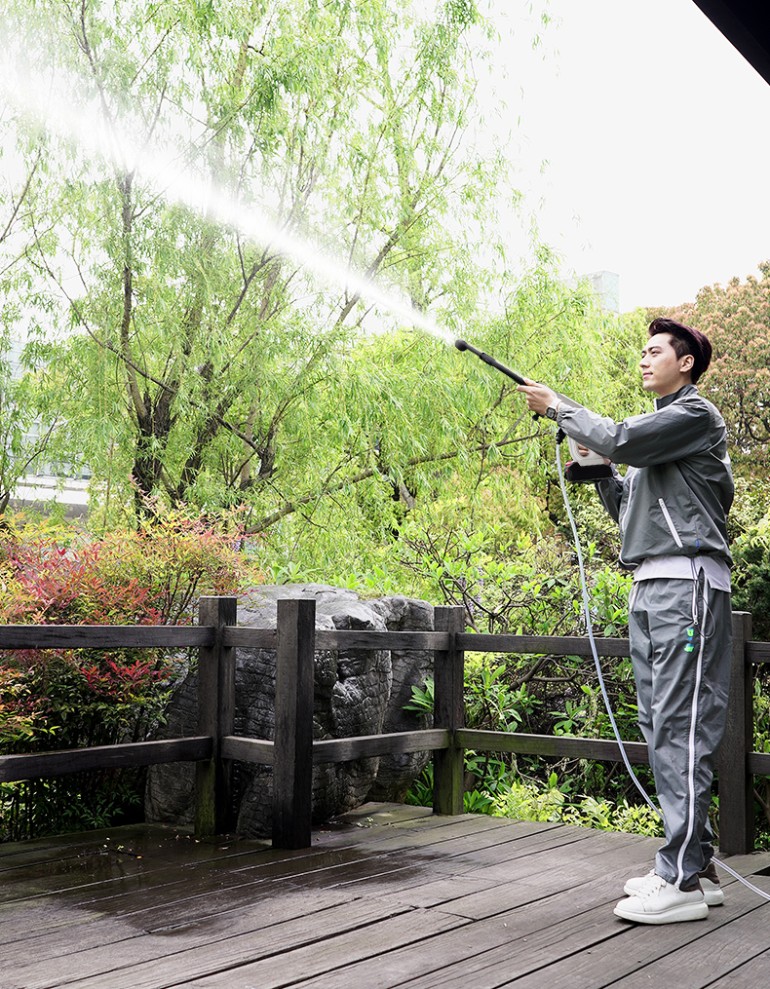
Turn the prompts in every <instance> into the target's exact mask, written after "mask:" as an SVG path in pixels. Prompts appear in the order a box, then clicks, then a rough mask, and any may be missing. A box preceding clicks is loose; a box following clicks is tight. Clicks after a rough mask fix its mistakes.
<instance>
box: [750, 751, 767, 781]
mask: <svg viewBox="0 0 770 989" xmlns="http://www.w3.org/2000/svg"><path fill="white" fill-rule="evenodd" d="M746 762H747V764H748V769H749V772H750V773H752V774H753V775H754V776H770V752H749V754H748V758H747V760H746Z"/></svg>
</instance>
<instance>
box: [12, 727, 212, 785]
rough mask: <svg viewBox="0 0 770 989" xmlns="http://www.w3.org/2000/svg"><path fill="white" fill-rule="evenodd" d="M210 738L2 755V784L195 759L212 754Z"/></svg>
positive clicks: (205, 757) (128, 743)
mask: <svg viewBox="0 0 770 989" xmlns="http://www.w3.org/2000/svg"><path fill="white" fill-rule="evenodd" d="M211 751H212V740H211V738H210V737H207V736H203V735H196V736H194V737H191V738H167V739H160V740H155V741H151V742H124V743H122V744H120V745H95V746H93V747H92V748H89V749H58V750H56V751H54V752H35V753H31V754H29V755H4V756H0V783H8V782H11V781H13V780H28V779H36V778H40V777H43V778H45V777H49V776H64V775H66V774H67V773H78V772H84V771H86V770H90V769H125V768H128V767H130V766H152V765H159V764H161V763H170V762H195V761H198V760H202V759H208V758H209V757H210V756H211Z"/></svg>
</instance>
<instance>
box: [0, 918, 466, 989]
mask: <svg viewBox="0 0 770 989" xmlns="http://www.w3.org/2000/svg"><path fill="white" fill-rule="evenodd" d="M297 908H298V904H297ZM410 913H411V911H408V910H407V909H406V908H403V907H402V908H396V907H392V906H391V907H388V908H383V907H382V906H381V905H379V904H378V903H377V902H376V901H372V902H362V903H359V904H357V905H356V909H355V910H351V909H350V907H349V905H348V904H342V905H340V906H336V907H329V908H328V909H326V910H321V911H318V912H317V916H315V917H314V921H313V925H312V927H311V926H310V925H309V924H308V923H307V919H306V917H305V916H304V915H303V914H302V913H301V912H300V913H299V915H297V916H294V917H292V918H290V919H287V920H285V921H283V922H280V923H277V924H272V925H270V926H267V927H265V926H264V925H263V922H262V919H261V917H260V911H259V907H258V905H255V906H254V907H253V908H252V909H251V910H250V911H243V912H242V913H241V914H239V915H238V916H237V917H234V918H233V917H226V918H225V919H224V922H215V921H214V920H213V919H212V920H211V921H210V922H209V923H207V924H206V925H199V924H195V925H190V927H189V928H188V929H187V930H185V929H184V928H180V929H177V930H175V931H174V932H173V938H172V942H171V944H172V945H173V947H172V950H171V951H169V948H170V943H169V938H168V936H164V935H162V934H160V935H159V934H148V933H146V932H143V933H139V929H137V928H134V934H135V936H133V937H129V938H127V939H125V940H123V941H119V942H116V943H112V944H108V945H104V946H101V945H97V946H95V947H92V948H87V949H85V950H83V951H77V952H74V953H73V954H71V955H65V956H63V957H59V958H56V959H52V960H51V961H50V962H47V961H46V962H44V961H41V960H38V959H33V960H32V961H31V962H29V963H28V964H20V965H18V966H13V967H8V968H6V966H5V965H4V967H3V976H4V978H5V979H9V980H10V979H15V980H18V981H19V982H20V983H21V984H22V985H23V986H24V989H63V987H70V989H105V986H106V985H108V986H109V987H110V989H156V987H161V986H174V985H178V984H179V982H180V981H181V980H182V979H183V978H184V979H187V980H189V979H193V978H196V977H201V976H206V975H208V974H209V973H219V972H220V971H222V970H223V969H224V970H226V971H225V977H230V975H231V970H232V969H235V970H236V971H237V970H238V967H239V966H244V965H249V967H254V964H253V963H254V959H258V958H261V957H262V958H264V957H265V956H274V955H278V960H277V962H276V961H275V960H274V959H273V958H272V957H271V958H268V960H267V962H266V964H267V966H268V968H270V967H271V966H272V965H275V964H277V965H278V966H279V968H280V966H281V960H282V959H284V958H286V957H287V956H288V955H290V954H294V953H304V952H305V949H307V953H308V954H311V955H312V954H313V953H314V951H316V950H318V948H317V942H318V940H319V939H320V940H321V943H322V944H323V943H326V942H327V941H328V940H330V939H340V938H345V936H346V934H347V933H348V932H352V935H353V940H355V932H356V931H357V929H359V928H364V929H365V930H367V931H368V930H370V929H371V927H372V925H375V924H378V922H379V924H381V925H387V924H388V921H389V920H391V918H392V919H393V920H394V921H395V922H396V923H395V924H394V928H395V930H394V936H399V935H400V933H401V931H402V928H403V921H402V923H401V924H400V925H399V924H398V923H397V922H398V920H399V919H400V917H402V916H403V915H404V914H410ZM458 923H459V922H458V921H457V920H452V919H451V918H450V919H447V920H445V921H444V923H443V926H445V927H446V926H450V925H451V924H455V925H456V924H458ZM433 926H435V927H436V928H438V927H440V926H441V924H440V922H439V923H435V922H434V925H433ZM359 939H363V940H365V935H364V936H363V937H362V936H361V935H359ZM258 964H259V962H257V965H258ZM233 984H235V983H233Z"/></svg>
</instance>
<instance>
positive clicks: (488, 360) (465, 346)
mask: <svg viewBox="0 0 770 989" xmlns="http://www.w3.org/2000/svg"><path fill="white" fill-rule="evenodd" d="M455 347H457V349H458V350H470V352H471V353H472V354H475V355H476V356H477V357H479V358H481V360H482V361H484V363H485V364H489V366H490V367H493V368H494V369H495V370H496V371H501V372H502V373H503V374H507V375H508V377H509V378H513V380H514V381H515V382H516V384H517V385H526V383H527V382H526V381H525V380H524V378H522V376H521V375H520V374H517V373H516V372H515V371H512V370H511V369H510V368H509V367H506V366H505V364H501V363H500V361H496V360H495V359H494V357H490V356H489V354H485V353H484V351H483V350H478V349H477V348H476V347H473V346H471V344H469V343H467V342H466V341H465V340H455Z"/></svg>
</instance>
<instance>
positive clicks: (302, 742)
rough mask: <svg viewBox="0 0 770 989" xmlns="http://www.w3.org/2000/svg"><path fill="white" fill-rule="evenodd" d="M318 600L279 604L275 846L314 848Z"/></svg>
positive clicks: (274, 810)
mask: <svg viewBox="0 0 770 989" xmlns="http://www.w3.org/2000/svg"><path fill="white" fill-rule="evenodd" d="M314 655H315V601H313V600H302V599H297V598H295V599H289V600H284V601H279V602H278V649H277V655H276V669H275V758H274V761H273V847H274V848H309V847H310V844H311V817H312V809H313V807H312V795H313V793H312V791H313V692H314V676H313V665H314V664H313V660H314Z"/></svg>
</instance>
